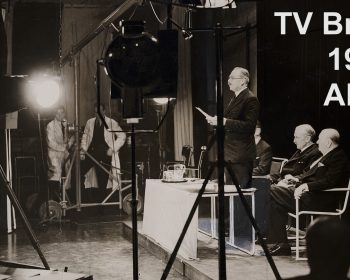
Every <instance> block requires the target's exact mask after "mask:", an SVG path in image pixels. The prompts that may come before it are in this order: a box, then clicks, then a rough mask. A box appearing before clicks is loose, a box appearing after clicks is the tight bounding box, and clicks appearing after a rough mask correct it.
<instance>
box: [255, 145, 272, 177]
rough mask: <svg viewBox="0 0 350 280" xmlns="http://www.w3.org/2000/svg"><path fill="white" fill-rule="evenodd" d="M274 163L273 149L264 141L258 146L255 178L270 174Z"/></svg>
mask: <svg viewBox="0 0 350 280" xmlns="http://www.w3.org/2000/svg"><path fill="white" fill-rule="evenodd" d="M271 161H272V149H271V146H270V145H269V144H267V143H266V142H265V141H264V140H263V139H260V140H259V142H258V144H256V159H255V162H254V169H253V176H264V175H268V174H270V168H271Z"/></svg>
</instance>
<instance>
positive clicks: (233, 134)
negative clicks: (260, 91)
mask: <svg viewBox="0 0 350 280" xmlns="http://www.w3.org/2000/svg"><path fill="white" fill-rule="evenodd" d="M258 115H259V101H258V99H257V97H256V96H254V95H253V93H252V92H251V91H250V90H249V89H244V90H243V91H242V92H240V94H239V95H238V96H237V97H233V99H232V100H231V101H230V103H229V105H228V107H227V108H226V110H225V114H224V117H225V118H226V119H227V120H226V123H225V160H226V162H228V163H229V164H230V165H231V167H232V169H233V171H234V173H235V175H236V177H237V180H238V181H239V183H240V185H241V186H242V187H243V188H244V187H248V186H249V185H250V181H251V175H252V169H253V162H254V160H255V157H256V148H255V141H254V132H255V126H256V122H257V119H258ZM228 178H230V177H227V174H226V180H227V182H228V183H230V181H229V180H228Z"/></svg>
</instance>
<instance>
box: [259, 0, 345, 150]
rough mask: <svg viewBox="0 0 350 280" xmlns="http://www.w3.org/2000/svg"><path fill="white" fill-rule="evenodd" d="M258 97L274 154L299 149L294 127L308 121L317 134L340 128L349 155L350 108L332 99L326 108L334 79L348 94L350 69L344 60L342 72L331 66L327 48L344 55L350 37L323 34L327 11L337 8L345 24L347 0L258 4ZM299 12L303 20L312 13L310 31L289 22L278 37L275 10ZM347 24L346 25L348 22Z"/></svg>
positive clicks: (271, 0) (267, 136)
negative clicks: (346, 66) (324, 14)
mask: <svg viewBox="0 0 350 280" xmlns="http://www.w3.org/2000/svg"><path fill="white" fill-rule="evenodd" d="M258 3H259V4H258V97H259V100H260V103H261V120H262V123H263V131H264V133H265V138H267V139H268V141H269V142H270V143H271V145H272V147H273V152H274V155H275V156H282V157H290V155H291V154H292V152H293V151H294V150H295V145H294V144H293V133H294V128H295V126H297V125H299V124H302V123H309V124H311V125H312V126H313V127H314V128H315V129H316V132H317V133H319V132H320V130H322V129H323V128H327V127H332V128H336V129H338V130H339V132H340V134H341V138H342V144H343V147H344V149H345V150H346V151H347V153H348V154H349V152H350V147H349V145H348V144H347V143H349V140H350V131H349V129H348V128H349V126H348V124H347V120H348V119H349V117H350V110H349V108H348V107H341V106H340V105H339V104H338V103H334V104H332V103H331V104H332V105H331V106H329V107H324V106H323V102H324V100H325V98H326V95H327V92H328V89H329V87H330V84H331V83H334V82H337V83H338V84H339V87H340V89H341V92H342V95H343V97H344V99H346V98H347V83H348V82H349V71H348V70H345V67H344V60H341V61H342V62H343V64H340V66H341V69H340V71H334V70H333V64H332V61H333V60H332V59H331V58H328V54H329V52H331V51H332V50H333V49H334V48H335V47H339V48H340V50H341V51H340V57H341V59H342V58H343V57H344V55H343V54H344V52H345V50H346V49H347V48H348V47H349V46H350V36H349V35H344V34H345V33H344V31H343V33H342V34H341V35H323V12H325V11H327V12H339V13H340V14H341V15H342V17H343V21H342V24H344V22H345V20H344V18H345V17H349V16H350V9H349V8H350V3H349V1H341V0H336V1H322V2H320V1H316V0H307V1H292V0H284V1H280V0H266V1H260V2H258ZM278 11H282V12H287V11H293V12H299V15H300V17H301V18H302V20H303V21H304V20H305V18H306V13H307V12H309V11H310V12H314V14H313V16H312V19H311V23H310V26H309V29H308V33H307V34H306V35H304V36H302V35H299V33H297V28H296V24H295V23H294V22H293V21H292V20H291V19H288V20H287V34H286V35H284V36H282V35H280V19H279V17H274V16H273V13H274V12H278ZM344 27H345V26H344Z"/></svg>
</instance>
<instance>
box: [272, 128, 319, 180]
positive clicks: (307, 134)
mask: <svg viewBox="0 0 350 280" xmlns="http://www.w3.org/2000/svg"><path fill="white" fill-rule="evenodd" d="M315 135H316V132H315V130H314V129H313V128H312V126H311V125H309V124H301V125H298V126H297V127H296V128H295V131H294V141H293V142H294V144H295V146H296V147H297V151H296V152H295V153H294V154H293V155H292V157H291V158H290V159H289V160H288V161H287V162H286V163H285V164H284V166H283V169H282V171H281V173H280V174H271V180H272V182H274V183H277V182H278V181H280V180H281V179H283V178H284V177H285V175H287V174H290V175H293V176H296V175H299V174H301V173H303V170H304V169H305V168H307V167H308V166H309V165H310V164H311V163H312V162H314V161H315V160H316V159H317V158H319V157H320V156H321V153H320V151H319V150H318V148H317V145H316V144H315V143H313V139H314V138H315Z"/></svg>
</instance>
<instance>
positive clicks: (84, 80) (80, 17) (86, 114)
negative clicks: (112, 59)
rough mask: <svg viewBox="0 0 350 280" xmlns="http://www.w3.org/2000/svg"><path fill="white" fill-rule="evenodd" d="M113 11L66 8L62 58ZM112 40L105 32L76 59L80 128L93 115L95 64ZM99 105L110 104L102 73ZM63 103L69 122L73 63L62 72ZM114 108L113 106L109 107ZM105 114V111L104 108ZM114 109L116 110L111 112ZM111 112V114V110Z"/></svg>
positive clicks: (108, 82) (70, 118)
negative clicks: (77, 64) (100, 102)
mask: <svg viewBox="0 0 350 280" xmlns="http://www.w3.org/2000/svg"><path fill="white" fill-rule="evenodd" d="M111 11H112V9H111V8H106V7H100V6H90V7H89V6H84V7H83V6H70V5H65V6H64V8H63V13H62V33H61V35H62V40H61V46H62V54H63V56H64V55H66V54H67V53H69V51H70V50H71V48H72V46H73V45H74V44H76V43H78V42H79V41H80V40H81V39H82V38H84V37H85V36H86V35H87V34H89V32H91V30H93V29H94V28H96V26H97V25H98V24H99V23H100V22H101V21H102V20H103V19H104V18H105V17H106V16H107V15H108V14H109V13H110V12H111ZM110 40H111V35H110V33H109V31H108V30H107V29H106V30H104V31H103V32H101V33H100V34H99V35H98V36H97V37H95V38H94V39H93V40H92V41H91V42H90V43H89V44H88V45H86V46H85V47H84V48H83V49H82V51H81V52H80V54H78V55H77V56H78V58H79V68H78V69H79V71H78V73H79V77H78V82H79V85H80V92H79V106H80V125H84V124H85V123H86V121H87V120H88V119H89V118H91V117H93V115H94V103H95V102H96V84H95V80H96V68H97V67H96V60H97V59H100V58H102V57H103V56H104V53H105V50H106V48H107V47H108V44H109V42H110ZM100 76H101V85H100V88H101V101H102V102H103V103H105V105H108V104H109V102H110V95H109V92H110V80H109V78H108V77H107V75H105V73H104V71H103V69H101V75H100ZM62 77H63V83H62V84H63V89H64V98H65V100H64V103H65V106H66V110H67V118H68V121H70V122H72V121H73V120H74V69H73V63H66V64H65V65H64V66H63V68H62ZM112 105H113V107H114V106H116V104H112ZM106 109H107V112H108V107H107V108H106ZM113 109H115V108H113ZM112 111H114V110H112Z"/></svg>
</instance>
